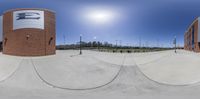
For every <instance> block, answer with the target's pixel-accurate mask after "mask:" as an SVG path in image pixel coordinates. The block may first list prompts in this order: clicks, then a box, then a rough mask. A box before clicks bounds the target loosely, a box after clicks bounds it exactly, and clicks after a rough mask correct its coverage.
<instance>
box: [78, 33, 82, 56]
mask: <svg viewBox="0 0 200 99" xmlns="http://www.w3.org/2000/svg"><path fill="white" fill-rule="evenodd" d="M81 43H82V34H80V53H79V55H82V48H81V47H82V46H81Z"/></svg>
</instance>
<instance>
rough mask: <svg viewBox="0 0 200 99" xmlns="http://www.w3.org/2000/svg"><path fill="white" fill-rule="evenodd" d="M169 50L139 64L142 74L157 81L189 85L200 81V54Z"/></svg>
mask: <svg viewBox="0 0 200 99" xmlns="http://www.w3.org/2000/svg"><path fill="white" fill-rule="evenodd" d="M171 52H172V53H168V54H169V55H168V56H165V57H162V58H160V59H158V60H156V61H153V62H150V63H146V64H139V65H138V67H139V68H140V70H141V71H142V72H143V73H144V75H146V76H147V77H148V78H150V79H152V80H154V81H156V82H158V83H163V84H169V85H189V84H194V83H198V82H200V56H199V55H198V54H197V53H190V52H187V51H183V50H179V51H178V52H177V53H176V54H175V53H173V51H171ZM149 58H150V57H149Z"/></svg>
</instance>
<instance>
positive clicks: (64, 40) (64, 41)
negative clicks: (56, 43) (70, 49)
mask: <svg viewBox="0 0 200 99" xmlns="http://www.w3.org/2000/svg"><path fill="white" fill-rule="evenodd" d="M63 39H64V50H65V49H66V37H65V34H64V35H63Z"/></svg>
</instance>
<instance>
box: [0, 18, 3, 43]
mask: <svg viewBox="0 0 200 99" xmlns="http://www.w3.org/2000/svg"><path fill="white" fill-rule="evenodd" d="M2 40H3V16H0V42H1V41H2Z"/></svg>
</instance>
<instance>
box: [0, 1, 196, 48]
mask: <svg viewBox="0 0 200 99" xmlns="http://www.w3.org/2000/svg"><path fill="white" fill-rule="evenodd" d="M13 8H47V9H51V10H54V11H55V12H56V33H57V34H56V36H57V40H56V41H57V45H59V44H63V43H64V37H63V36H64V35H65V38H66V43H68V44H71V43H75V42H77V41H78V40H79V35H80V34H82V35H83V40H84V41H94V40H96V41H97V40H98V41H102V42H104V41H108V42H111V43H113V44H115V42H116V40H118V43H119V41H121V42H122V44H123V45H131V46H138V45H139V40H140V39H141V43H142V45H148V46H163V47H167V46H172V40H173V38H174V36H175V35H176V36H177V43H178V45H180V46H183V37H184V32H185V31H186V29H187V27H188V26H189V25H190V24H191V23H192V21H193V20H194V19H195V18H197V17H198V16H200V1H197V0H184V1H183V0H1V1H0V13H3V12H4V11H6V10H9V9H13ZM92 11H93V12H94V11H96V12H98V11H108V12H111V13H113V16H112V19H110V20H108V22H107V23H103V24H102V23H99V24H98V23H95V22H94V21H93V20H91V19H89V18H86V16H87V15H88V13H90V12H92ZM97 21H98V20H97Z"/></svg>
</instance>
